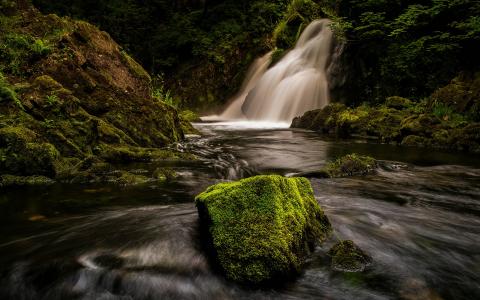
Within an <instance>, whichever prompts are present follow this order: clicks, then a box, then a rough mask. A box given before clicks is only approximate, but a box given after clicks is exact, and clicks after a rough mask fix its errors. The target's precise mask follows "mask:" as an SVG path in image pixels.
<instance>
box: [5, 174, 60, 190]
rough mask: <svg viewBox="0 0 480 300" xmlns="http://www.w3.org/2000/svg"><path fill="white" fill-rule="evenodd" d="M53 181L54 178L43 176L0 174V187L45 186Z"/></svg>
mask: <svg viewBox="0 0 480 300" xmlns="http://www.w3.org/2000/svg"><path fill="white" fill-rule="evenodd" d="M53 183H55V181H54V180H52V179H50V178H48V177H45V176H14V175H0V188H9V187H23V186H46V185H51V184H53Z"/></svg>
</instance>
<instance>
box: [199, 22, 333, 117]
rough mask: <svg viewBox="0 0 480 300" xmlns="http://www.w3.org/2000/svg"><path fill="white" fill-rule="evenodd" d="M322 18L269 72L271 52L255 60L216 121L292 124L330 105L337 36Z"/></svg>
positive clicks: (311, 26) (303, 34) (305, 32)
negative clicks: (330, 67) (331, 67)
mask: <svg viewBox="0 0 480 300" xmlns="http://www.w3.org/2000/svg"><path fill="white" fill-rule="evenodd" d="M330 24H331V21H330V20H326V19H322V20H317V21H314V22H312V23H311V24H310V25H308V26H307V28H305V30H304V31H303V33H302V35H301V36H300V38H299V40H298V42H297V44H296V46H295V48H294V49H293V50H291V51H290V52H289V53H288V54H287V55H286V56H285V57H284V58H282V59H281V60H280V61H279V62H278V63H277V64H276V65H275V66H273V67H272V68H271V69H268V70H267V67H268V65H269V64H270V60H271V53H268V54H267V55H265V56H263V57H262V58H260V59H258V60H257V61H255V63H254V64H253V65H252V67H251V69H250V70H249V72H248V74H247V77H246V79H245V82H244V84H243V86H242V88H241V90H240V92H239V94H238V95H237V96H236V97H235V99H234V101H233V102H231V104H230V106H229V107H228V108H227V109H226V110H225V111H224V112H223V113H222V114H221V115H220V116H216V118H208V119H223V120H234V119H249V120H254V121H268V122H290V121H291V120H292V119H293V118H294V117H296V116H300V115H302V114H303V113H305V112H306V111H309V110H313V109H318V108H323V107H325V106H326V105H327V104H328V102H329V88H328V81H327V75H326V69H327V67H328V63H329V60H330V54H331V48H332V38H333V33H332V30H331V28H330V26H329V25H330Z"/></svg>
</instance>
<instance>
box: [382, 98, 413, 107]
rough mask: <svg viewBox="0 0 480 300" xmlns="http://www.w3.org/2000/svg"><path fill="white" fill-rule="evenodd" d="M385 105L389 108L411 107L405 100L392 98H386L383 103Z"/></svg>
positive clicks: (410, 103) (409, 102) (408, 101)
mask: <svg viewBox="0 0 480 300" xmlns="http://www.w3.org/2000/svg"><path fill="white" fill-rule="evenodd" d="M385 105H386V106H387V107H390V108H395V109H404V108H407V107H409V106H410V105H412V101H410V100H409V99H407V98H402V97H398V96H393V97H388V98H387V100H386V101H385Z"/></svg>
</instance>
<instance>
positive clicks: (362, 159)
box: [318, 154, 378, 178]
mask: <svg viewBox="0 0 480 300" xmlns="http://www.w3.org/2000/svg"><path fill="white" fill-rule="evenodd" d="M377 167H378V164H377V161H376V160H375V159H374V158H372V157H369V156H363V155H358V154H348V155H345V156H343V157H340V158H338V159H336V160H335V161H333V162H330V163H328V164H327V165H326V166H325V167H324V168H322V170H320V172H318V174H319V175H323V176H321V177H330V178H336V177H347V176H358V175H368V174H372V173H374V172H375V171H376V169H377Z"/></svg>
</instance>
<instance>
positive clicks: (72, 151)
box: [0, 8, 193, 181]
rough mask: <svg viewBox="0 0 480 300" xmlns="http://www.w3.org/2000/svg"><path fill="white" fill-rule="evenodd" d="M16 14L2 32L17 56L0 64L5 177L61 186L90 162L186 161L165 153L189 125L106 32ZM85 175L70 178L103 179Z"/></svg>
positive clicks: (0, 156) (0, 38)
mask: <svg viewBox="0 0 480 300" xmlns="http://www.w3.org/2000/svg"><path fill="white" fill-rule="evenodd" d="M15 13H16V15H15V16H12V17H6V18H9V20H8V22H5V24H6V26H7V25H8V28H5V30H3V31H2V32H0V43H2V44H3V43H7V44H6V47H7V48H9V49H10V50H11V51H10V50H9V55H10V54H11V55H12V56H11V57H10V56H8V55H7V56H6V57H4V59H2V61H0V69H1V70H2V73H0V130H1V132H0V174H13V175H43V176H48V177H51V178H57V177H58V179H63V178H65V177H68V176H66V175H68V174H70V175H72V174H73V173H75V172H77V173H78V171H79V170H77V169H76V166H77V164H78V162H79V161H82V160H84V159H85V158H87V157H89V156H92V155H93V156H96V157H98V158H99V159H100V160H101V161H102V162H104V163H105V162H108V163H111V162H122V163H123V162H130V161H138V160H149V159H176V158H178V157H179V156H180V155H176V154H173V152H172V151H170V150H163V149H159V148H162V147H167V146H168V145H170V144H171V143H173V142H177V141H180V140H182V139H183V138H184V132H183V130H182V128H187V127H188V125H190V124H189V123H188V121H186V120H185V121H182V120H181V118H180V117H179V116H178V114H177V112H176V110H175V109H174V108H173V107H170V106H168V105H166V104H164V103H162V102H159V101H155V100H154V99H153V97H152V96H151V89H152V86H151V78H150V76H149V75H148V73H147V72H146V71H145V70H144V69H143V68H142V67H141V66H140V65H139V64H138V63H137V62H135V60H133V59H132V58H131V57H130V56H128V54H126V53H125V52H124V51H122V50H121V48H120V46H118V44H117V43H116V42H115V41H114V40H112V38H111V37H110V36H109V35H108V34H107V33H105V32H102V31H100V30H99V29H98V28H97V27H95V26H93V25H90V24H88V23H86V22H82V21H75V20H72V19H69V18H60V17H58V16H56V15H48V16H45V15H42V14H41V13H40V12H38V11H37V10H35V9H34V8H29V9H26V8H25V10H19V11H15ZM6 33H8V35H6ZM9 36H16V37H18V38H21V39H22V40H25V43H33V44H34V45H36V46H37V47H33V46H32V47H24V46H22V45H19V44H18V43H13V42H12V43H10V42H9V41H10V40H11V39H10V38H9ZM8 43H10V44H8ZM22 47H23V48H22ZM37 48H38V51H33V50H31V49H37ZM18 62H22V64H18ZM19 78H23V79H22V80H23V81H22V82H18V81H19ZM9 82H12V84H10V83H9ZM13 83H15V84H13ZM192 128H193V127H192ZM182 157H184V156H182ZM87 171H88V170H87V169H84V170H81V171H80V173H79V174H78V176H73V177H72V176H70V177H69V178H70V179H72V178H75V177H76V178H77V179H79V180H83V179H91V180H94V181H95V180H96V179H98V178H104V177H102V176H96V175H94V176H90V175H89V174H87ZM80 178H83V179H80Z"/></svg>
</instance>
